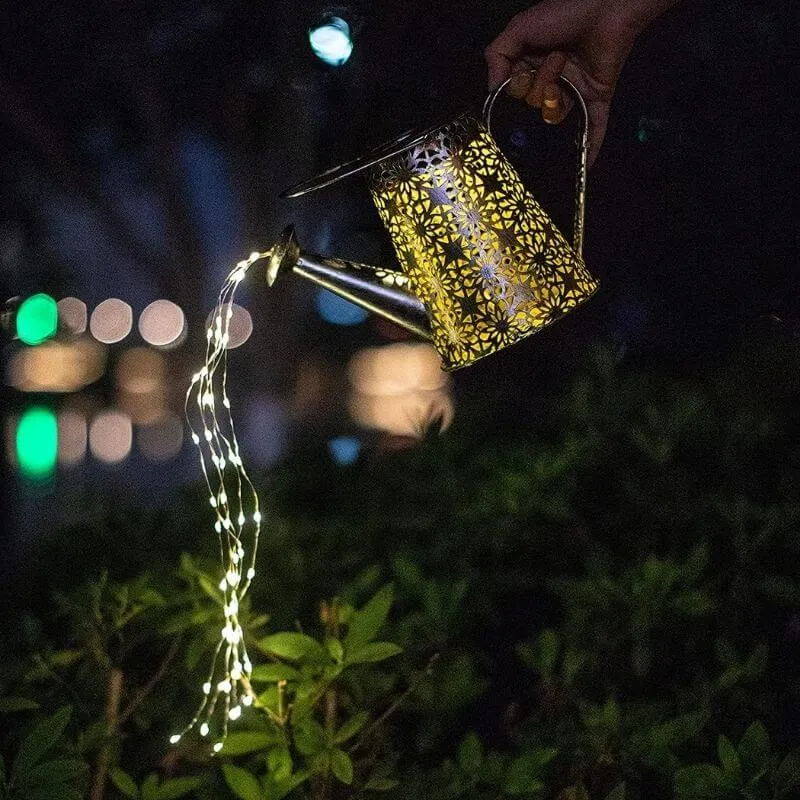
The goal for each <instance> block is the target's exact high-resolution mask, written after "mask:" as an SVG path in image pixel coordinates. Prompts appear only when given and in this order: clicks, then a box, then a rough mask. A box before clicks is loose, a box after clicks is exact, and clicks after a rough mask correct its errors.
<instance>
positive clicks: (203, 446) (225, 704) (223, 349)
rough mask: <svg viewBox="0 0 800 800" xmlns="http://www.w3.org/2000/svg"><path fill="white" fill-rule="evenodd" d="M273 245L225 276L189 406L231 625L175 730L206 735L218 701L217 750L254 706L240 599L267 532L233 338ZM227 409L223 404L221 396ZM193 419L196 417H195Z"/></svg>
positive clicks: (188, 396)
mask: <svg viewBox="0 0 800 800" xmlns="http://www.w3.org/2000/svg"><path fill="white" fill-rule="evenodd" d="M269 255H270V253H269V252H266V253H251V254H250V256H249V257H248V258H247V259H246V260H244V261H240V262H239V263H238V264H237V265H236V267H235V268H234V269H233V270H231V272H230V274H229V275H228V276H227V278H226V279H225V281H224V283H223V284H222V289H221V290H220V293H219V297H218V299H217V305H216V308H215V309H214V313H213V314H212V316H211V321H210V322H209V325H208V328H207V330H206V355H205V361H204V363H203V366H202V367H201V368H200V371H199V372H197V373H195V375H193V376H192V381H191V384H190V386H189V389H188V391H187V392H186V401H185V404H184V411H185V414H186V419H187V422H188V425H189V430H190V431H191V436H192V441H193V442H194V444H195V445H196V446H197V448H198V451H199V453H200V468H201V470H202V472H203V478H204V480H205V482H206V487H207V489H208V501H209V505H210V506H211V508H212V510H213V513H214V517H213V518H214V530H215V532H216V534H217V539H218V542H219V550H220V561H221V563H222V572H223V577H222V580H221V581H220V584H219V588H220V591H221V592H222V602H223V617H224V626H223V628H222V630H221V632H220V640H219V643H218V644H217V647H216V650H215V651H214V655H213V658H212V659H211V668H210V670H209V673H208V676H207V678H206V681H205V683H204V684H203V687H202V690H203V699H202V701H201V703H200V705H199V707H198V709H197V711H196V712H195V715H194V717H193V718H192V720H191V721H190V722H189V724H188V725H187V726H186V727H185V728H184V729H183V730H182V731H180V733H175V734H173V735H172V736H171V737H170V743H171V744H177V743H178V742H179V741H180V740H181V738H182V737H183V736H184V735H185V734H186V733H188V732H189V731H190V730H192V728H194V727H195V726H198V725H199V731H200V735H201V736H202V737H206V736H208V735H209V733H210V732H211V731H212V729H215V726H214V725H213V724H212V723H213V721H214V715H215V713H216V711H217V708H218V707H221V708H222V713H221V715H220V716H221V726H220V735H219V737H218V740H217V741H216V742H215V743H214V745H213V747H212V750H213V751H214V752H215V753H218V752H219V751H220V750H222V746H223V742H224V740H225V737H226V736H227V734H228V722H229V721H230V720H236V719H238V718H239V717H240V716H241V714H242V706H250V705H252V703H253V696H252V694H251V691H252V690H251V689H250V681H249V678H250V673H251V671H252V664H251V662H250V658H249V656H248V654H247V648H246V646H245V642H244V631H243V630H242V627H241V625H240V623H239V607H240V605H241V602H242V600H243V598H244V597H245V596H246V594H247V592H248V590H249V589H250V585H251V583H252V581H253V578H254V577H255V563H256V553H257V550H258V539H259V535H260V533H261V511H260V507H259V502H258V494H257V493H256V490H255V487H254V486H253V484H252V482H251V481H250V477H249V476H248V474H247V470H246V469H245V467H244V464H243V462H242V457H241V453H240V451H239V442H238V440H237V438H236V430H235V428H234V424H233V417H232V415H231V402H230V398H229V397H228V343H229V341H230V322H231V319H232V318H233V300H234V297H235V295H236V290H237V289H238V287H239V284H240V283H241V282H242V281H243V280H244V278H245V276H246V275H247V271H248V270H249V269H250V267H251V266H252V265H253V264H254V263H255V262H256V261H259V260H261V259H262V258H267V257H269ZM218 396H219V398H220V399H221V406H222V411H219V412H218V406H217V398H218ZM193 420H194V421H193Z"/></svg>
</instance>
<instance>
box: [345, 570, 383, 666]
mask: <svg viewBox="0 0 800 800" xmlns="http://www.w3.org/2000/svg"><path fill="white" fill-rule="evenodd" d="M393 601H394V586H393V585H392V584H391V583H389V584H387V585H386V586H384V587H383V588H382V589H379V590H378V591H377V592H376V593H375V594H374V595H373V596H372V597H371V598H370V600H368V601H367V603H366V604H365V605H364V606H363V607H362V608H360V609H358V611H354V612H353V614H352V616H351V617H350V623H349V624H348V626H347V636H345V640H344V649H345V652H346V653H348V654H350V653H353V652H356V651H358V650H360V649H361V648H362V647H364V646H365V645H366V644H368V643H369V642H371V641H372V640H373V639H374V638H375V637H376V636H377V635H378V631H380V629H381V628H382V627H383V625H384V623H385V622H386V618H387V616H388V615H389V609H390V608H391V607H392V602H393Z"/></svg>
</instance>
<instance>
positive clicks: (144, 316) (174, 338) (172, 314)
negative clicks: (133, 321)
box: [139, 300, 186, 348]
mask: <svg viewBox="0 0 800 800" xmlns="http://www.w3.org/2000/svg"><path fill="white" fill-rule="evenodd" d="M185 331H186V316H185V315H184V313H183V309H181V307H180V306H179V305H177V304H176V303H173V302H172V301H171V300H156V301H155V302H153V303H150V305H149V306H147V308H145V309H144V311H142V313H141V314H140V315H139V333H140V334H141V335H142V339H144V340H145V341H146V342H147V343H148V344H151V345H153V346H154V347H165V348H166V347H175V346H176V345H178V344H180V343H181V342H182V340H183V339H184V337H185Z"/></svg>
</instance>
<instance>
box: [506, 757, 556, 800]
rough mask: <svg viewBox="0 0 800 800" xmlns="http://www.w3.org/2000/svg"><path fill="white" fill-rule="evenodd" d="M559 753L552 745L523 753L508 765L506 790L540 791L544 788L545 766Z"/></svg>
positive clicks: (518, 792)
mask: <svg viewBox="0 0 800 800" xmlns="http://www.w3.org/2000/svg"><path fill="white" fill-rule="evenodd" d="M556 755H558V750H557V749H556V748H552V747H541V748H537V749H535V750H531V751H530V752H527V753H523V754H522V755H521V756H518V757H517V758H515V759H514V760H513V761H512V762H511V764H510V765H509V767H508V772H507V773H506V780H505V790H506V791H507V792H508V793H509V794H526V793H538V792H540V791H542V789H544V783H543V781H542V780H541V778H542V773H543V772H544V769H545V767H546V766H547V765H548V764H549V763H550V762H551V761H552V760H553V759H554V758H555V757H556Z"/></svg>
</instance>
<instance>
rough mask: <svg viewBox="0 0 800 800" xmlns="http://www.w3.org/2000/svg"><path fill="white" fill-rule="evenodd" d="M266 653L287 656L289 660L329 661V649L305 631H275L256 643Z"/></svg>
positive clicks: (281, 656) (280, 656)
mask: <svg viewBox="0 0 800 800" xmlns="http://www.w3.org/2000/svg"><path fill="white" fill-rule="evenodd" d="M256 644H257V646H258V648H259V649H260V650H262V651H263V652H264V653H267V654H269V655H273V656H277V657H278V658H285V659H287V660H288V661H323V662H324V661H328V660H329V657H328V652H327V650H326V649H325V648H324V647H323V646H322V645H321V644H320V643H319V642H318V641H317V640H316V639H312V638H311V637H310V636H306V635H305V634H304V633H295V632H294V631H284V632H283V633H273V634H272V635H271V636H266V637H265V638H263V639H261V640H260V641H259V642H257V643H256Z"/></svg>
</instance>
